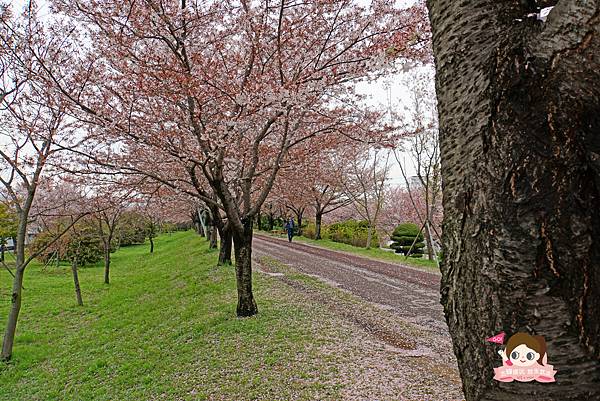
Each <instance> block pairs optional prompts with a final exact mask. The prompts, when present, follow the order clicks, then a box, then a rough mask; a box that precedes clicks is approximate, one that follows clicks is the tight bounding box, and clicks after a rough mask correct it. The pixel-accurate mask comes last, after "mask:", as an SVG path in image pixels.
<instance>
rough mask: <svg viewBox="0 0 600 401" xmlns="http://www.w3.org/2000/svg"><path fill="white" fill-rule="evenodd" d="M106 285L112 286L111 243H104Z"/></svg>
mask: <svg viewBox="0 0 600 401" xmlns="http://www.w3.org/2000/svg"><path fill="white" fill-rule="evenodd" d="M104 284H110V242H108V243H107V242H106V241H105V242H104Z"/></svg>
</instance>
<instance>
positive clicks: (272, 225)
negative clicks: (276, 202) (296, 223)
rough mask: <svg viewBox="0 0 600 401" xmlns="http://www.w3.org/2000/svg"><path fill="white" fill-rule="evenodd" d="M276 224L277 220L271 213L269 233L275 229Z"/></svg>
mask: <svg viewBox="0 0 600 401" xmlns="http://www.w3.org/2000/svg"><path fill="white" fill-rule="evenodd" d="M274 223H275V219H274V218H273V213H270V212H269V227H268V228H269V231H273V227H274V225H275V224H274Z"/></svg>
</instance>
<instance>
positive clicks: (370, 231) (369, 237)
mask: <svg viewBox="0 0 600 401" xmlns="http://www.w3.org/2000/svg"><path fill="white" fill-rule="evenodd" d="M371 241H373V227H371V225H370V224H369V228H367V244H366V246H365V248H367V249H371Z"/></svg>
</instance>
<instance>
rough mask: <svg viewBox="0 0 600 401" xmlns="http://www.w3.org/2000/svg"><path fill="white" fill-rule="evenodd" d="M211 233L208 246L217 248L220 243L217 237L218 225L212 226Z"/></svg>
mask: <svg viewBox="0 0 600 401" xmlns="http://www.w3.org/2000/svg"><path fill="white" fill-rule="evenodd" d="M209 234H210V236H209V238H208V239H209V241H210V243H209V245H208V248H209V249H217V247H218V244H217V242H218V238H217V234H218V232H217V226H216V225H212V226H210V230H209Z"/></svg>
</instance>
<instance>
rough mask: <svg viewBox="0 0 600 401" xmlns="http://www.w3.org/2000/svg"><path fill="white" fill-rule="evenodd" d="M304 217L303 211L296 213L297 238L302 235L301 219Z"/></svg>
mask: <svg viewBox="0 0 600 401" xmlns="http://www.w3.org/2000/svg"><path fill="white" fill-rule="evenodd" d="M303 216H304V209H302V210H301V211H299V212H297V213H296V219H297V221H298V236H299V237H300V236H301V235H302V217H303Z"/></svg>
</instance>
